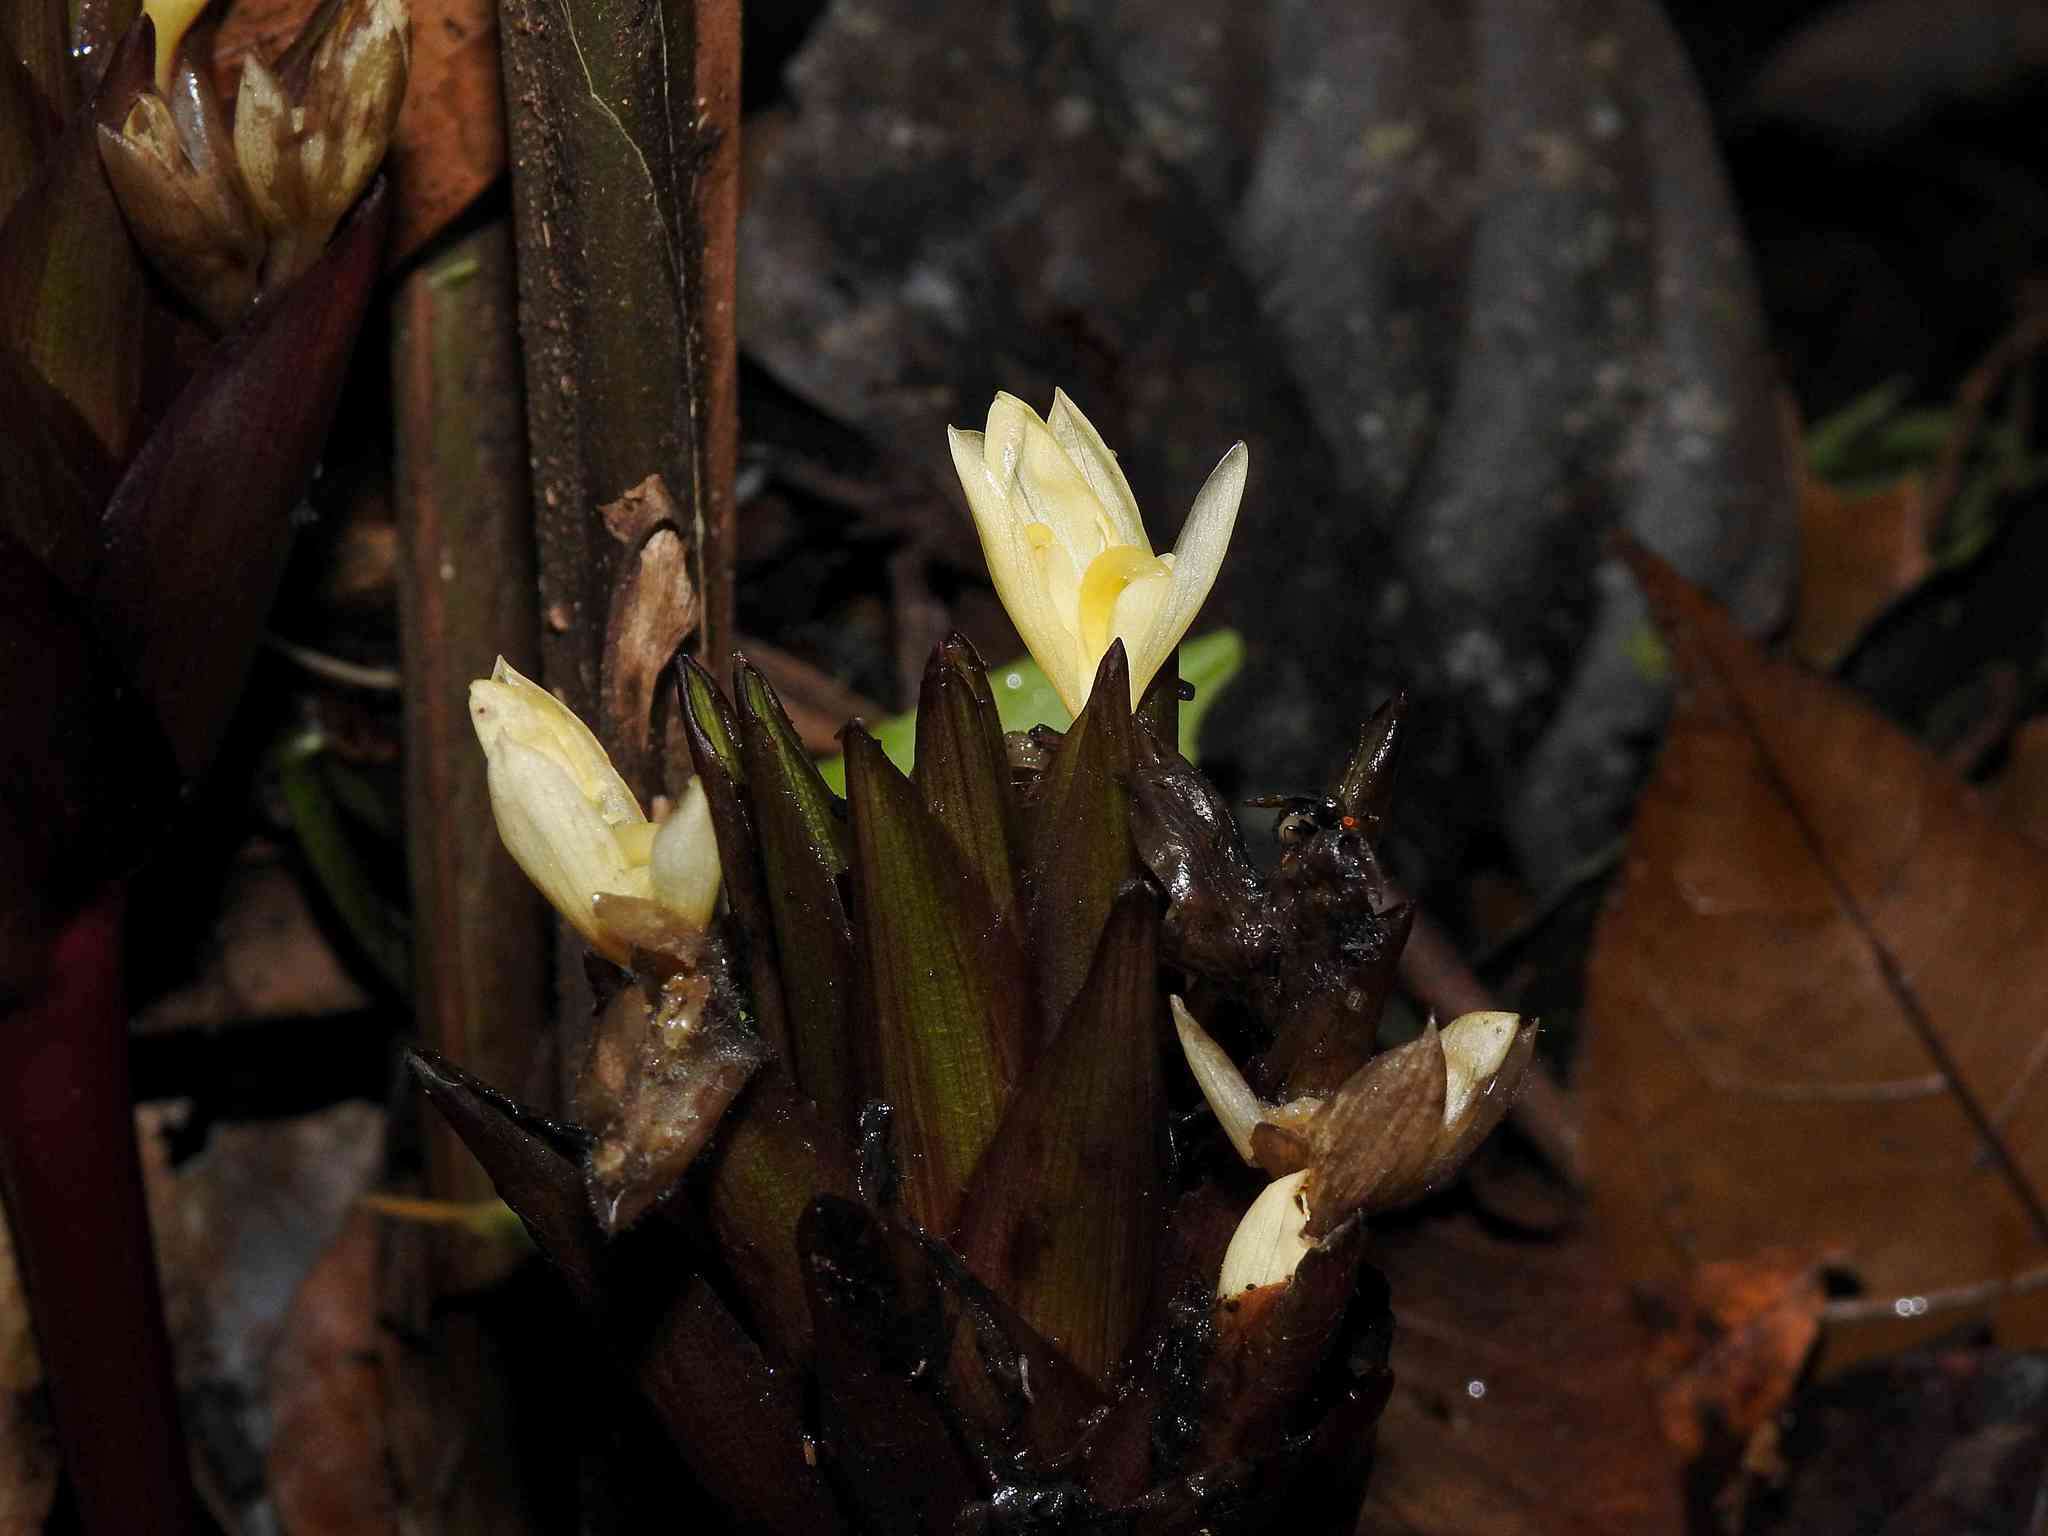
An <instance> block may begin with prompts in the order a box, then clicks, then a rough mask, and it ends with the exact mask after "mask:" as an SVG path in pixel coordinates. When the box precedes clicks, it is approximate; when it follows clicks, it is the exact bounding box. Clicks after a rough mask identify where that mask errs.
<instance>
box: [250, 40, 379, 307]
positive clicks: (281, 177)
mask: <svg viewBox="0 0 2048 1536" xmlns="http://www.w3.org/2000/svg"><path fill="white" fill-rule="evenodd" d="M313 24H314V25H316V26H319V27H321V28H322V29H323V30H321V31H320V32H319V33H318V34H317V35H316V36H302V37H301V38H300V40H299V41H298V42H297V43H295V44H294V45H293V47H292V50H291V52H290V53H289V54H287V55H286V57H285V58H284V59H281V60H279V61H278V67H277V69H276V70H275V71H272V70H271V69H269V68H267V67H265V65H264V64H263V62H262V60H260V59H258V58H257V57H256V56H255V55H254V54H251V55H249V56H248V57H247V58H246V59H244V60H243V62H242V83H241V89H240V91H239V93H238V94H237V96H236V98H235V126H234V133H235V155H236V158H237V159H238V160H239V161H240V163H241V167H242V178H243V181H244V182H245V184H246V185H247V187H248V191H249V201H250V203H251V205H252V206H253V207H254V209H255V211H256V216H257V218H258V219H260V220H261V221H262V223H263V225H264V227H265V228H266V229H267V230H268V231H269V234H270V252H269V257H268V260H267V263H266V266H265V272H264V281H265V284H266V286H268V287H278V286H281V285H282V284H284V283H286V282H288V281H289V280H290V279H291V278H293V277H295V276H297V275H298V274H299V273H300V272H303V271H304V270H305V269H306V268H307V267H309V266H310V265H312V263H313V260H314V258H315V257H317V256H318V255H319V254H320V250H321V247H322V246H324V245H325V244H326V243H327V237H328V236H329V235H330V234H331V233H333V230H334V227H335V225H336V224H338V223H340V221H341V216H342V215H343V214H344V213H346V212H348V210H349V207H350V205H351V204H353V203H354V202H355V200H356V199H357V198H358V197H359V196H361V194H362V191H363V188H364V187H366V186H368V185H369V182H370V178H371V176H373V175H374V174H375V173H376V170H377V167H378V165H379V164H380V163H381V162H382V161H383V159H384V151H385V149H386V148H387V147H388V146H389V144H390V142H391V135H392V132H393V130H394V129H395V128H396V127H397V124H398V111H399V108H400V107H401V106H402V105H403V104H404V101H405V86H406V80H407V77H408V75H409V74H410V72H411V69H412V13H411V10H410V8H409V7H408V6H407V4H406V0H339V3H338V4H337V5H336V6H335V7H334V8H332V9H331V10H328V11H324V12H322V13H319V14H318V15H316V17H315V19H314V23H313ZM308 48H309V49H310V51H309V52H308V53H307V54H306V57H305V58H304V59H303V60H296V59H295V58H294V55H298V54H299V53H301V51H302V50H306V49H308Z"/></svg>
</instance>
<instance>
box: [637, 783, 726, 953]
mask: <svg viewBox="0 0 2048 1536" xmlns="http://www.w3.org/2000/svg"><path fill="white" fill-rule="evenodd" d="M651 868H652V872H653V876H654V899H655V900H656V901H658V902H660V903H661V905H663V906H664V907H666V908H668V909H669V911H671V912H673V913H675V914H676V916H678V917H680V918H682V919H683V921H684V922H686V923H688V924H689V925H690V926H691V927H693V928H708V927H710V926H711V914H712V913H713V911H714V910H716V908H717V906H718V881H719V867H718V838H717V836H716V835H715V834H714V833H713V831H712V828H711V800H710V797H709V796H707V795H706V794H705V793H704V781H703V780H701V779H692V780H690V785H689V788H687V789H685V790H684V791H683V798H682V801H681V803H679V804H678V805H677V806H676V808H675V810H674V811H672V812H670V813H669V818H668V820H667V821H664V822H663V823H662V824H661V829H660V830H659V831H658V832H656V833H655V834H654V856H653V859H652V863H651Z"/></svg>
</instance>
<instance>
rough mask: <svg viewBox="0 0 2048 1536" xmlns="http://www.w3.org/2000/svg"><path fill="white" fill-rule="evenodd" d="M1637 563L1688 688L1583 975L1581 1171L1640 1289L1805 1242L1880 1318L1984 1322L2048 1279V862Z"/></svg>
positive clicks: (1836, 698)
mask: <svg viewBox="0 0 2048 1536" xmlns="http://www.w3.org/2000/svg"><path fill="white" fill-rule="evenodd" d="M1636 563H1637V567H1638V572H1639V575H1640V576H1641V578H1642V580H1643V581H1644V583H1645V585H1646V586H1647V587H1648V588H1649V590H1650V592H1651V595H1652V598H1653V601H1654V602H1655V604H1656V606H1657V607H1658V608H1659V610H1660V612H1661V616H1662V622H1663V624H1664V626H1665V629H1666V631H1667V633H1668V634H1669V635H1670V636H1671V638H1672V643H1673V649H1674V653H1675V655H1676V658H1677V663H1678V667H1679V670H1680V674H1681V676H1682V678H1683V679H1684V681H1685V684H1686V686H1685V688H1684V691H1683V693H1682V695H1681V699H1680V702H1679V705H1678V707H1677V711H1676V713H1675V715H1674V718H1673V720H1672V724H1671V729H1670V734H1669V736H1668V738H1667V740H1666V743H1665V747H1664V752H1663V756H1662V758H1661V760H1660V763H1659V765H1658V769H1657V773H1656V777H1655V778H1654V780H1653V781H1652V783H1651V784H1650V786H1649V788H1648V790H1647V791H1646V793H1645V794H1644V796H1643V799H1642V801H1641V804H1640V806H1639V808H1638V811H1637V817H1636V823H1635V827H1634V830H1633V832H1632V834H1631V838H1630V845H1629V859H1628V863H1627V866H1626V869H1625V872H1624V877H1623V881H1622V884H1621V887H1620V890H1619V893H1618V895H1617V897H1616V898H1615V900H1614V901H1613V902H1612V904H1611V905H1610V907H1609V909H1608V911H1607V913H1606V914H1605V916H1604V918H1603V920H1602V922H1601V925H1600V929H1599V932H1598V934H1597V936H1596V940H1595V945H1594V952H1593V956H1592V960H1591V965H1590V976H1589V990H1590V999H1589V1001H1590V1009H1591V1014H1592V1020H1591V1039H1590V1042H1589V1045H1588V1047H1587V1055H1586V1059H1585V1063H1584V1068H1583V1089H1584V1098H1585V1103H1586V1107H1587V1110H1588V1114H1587V1135H1588V1154H1589V1163H1590V1165H1591V1167H1592V1168H1594V1169H1595V1170H1597V1171H1598V1176H1597V1180H1596V1182H1597V1187H1598V1193H1599V1196H1600V1199H1601V1202H1602V1204H1603V1205H1604V1208H1605V1211H1606V1214H1607V1216H1608V1217H1609V1219H1610V1220H1609V1225H1610V1228H1611V1230H1612V1233H1613V1236H1614V1239H1615V1241H1616V1243H1617V1245H1618V1250H1617V1251H1618V1254H1619V1256H1620V1258H1621V1262H1622V1265H1623V1268H1624V1271H1625V1272H1626V1273H1627V1274H1629V1275H1630V1276H1631V1278H1633V1279H1635V1280H1637V1281H1639V1282H1642V1283H1646V1284H1652V1285H1660V1286H1664V1287H1668V1286H1670V1285H1672V1284H1673V1283H1674V1282H1681V1281H1682V1280H1683V1278H1684V1277H1685V1275H1686V1274H1687V1273H1688V1272H1689V1271H1690V1270H1691V1268H1692V1266H1693V1265H1694V1264H1695V1263H1698V1262H1703V1261H1707V1262H1711V1261H1716V1260H1735V1259H1741V1258H1744V1257H1745V1256H1750V1255H1754V1254H1756V1253H1758V1252H1761V1251H1763V1250H1766V1249H1769V1248H1773V1247H1779V1246H1784V1245H1788V1244H1798V1245H1812V1244H1814V1243H1819V1244H1822V1245H1824V1246H1839V1247H1840V1248H1841V1249H1842V1250H1843V1253H1844V1255H1845V1262H1846V1263H1847V1265H1848V1267H1849V1268H1851V1269H1852V1270H1853V1271H1854V1272H1855V1273H1857V1274H1858V1275H1860V1276H1861V1278H1862V1280H1863V1283H1864V1285H1865V1286H1866V1288H1867V1289H1868V1290H1869V1291H1870V1292H1871V1293H1872V1298H1871V1299H1872V1302H1873V1304H1874V1305H1873V1308H1872V1310H1873V1311H1876V1312H1879V1313H1882V1314H1885V1315H1887V1316H1888V1315H1889V1314H1890V1313H1891V1312H1892V1311H1893V1308H1892V1306H1891V1298H1894V1297H1903V1298H1923V1299H1922V1300H1921V1301H1918V1302H1909V1303H1907V1304H1906V1305H1904V1306H1902V1307H1900V1308H1898V1309H1897V1310H1898V1312H1899V1314H1900V1315H1901V1316H1911V1315H1914V1314H1916V1313H1923V1312H1927V1311H1929V1310H1930V1305H1931V1304H1930V1301H1929V1300H1927V1299H1926V1298H1937V1299H1938V1298H1941V1296H1942V1293H1944V1292H1947V1291H1950V1290H1951V1289H1952V1288H1957V1287H1961V1288H1965V1289H1964V1290H1963V1291H1961V1292H1959V1293H1957V1294H1958V1295H1959V1296H1960V1297H1962V1298H1973V1300H1974V1307H1973V1309H1974V1310H1980V1311H1981V1310H1982V1308H1983V1306H1984V1305H1985V1304H1986V1303H1987V1302H1988V1301H1995V1300H1996V1299H1997V1292H1998V1291H1999V1289H2000V1286H1999V1284H1998V1283H1999V1282H2001V1281H2003V1280H2005V1279H2006V1278H2007V1277H2010V1276H2014V1275H2018V1274H2021V1273H2023V1272H2025V1271H2027V1270H2028V1269H2030V1268H2032V1267H2035V1266H2039V1265H2041V1264H2042V1263H2043V1262H2044V1261H2048V1218H2044V1215H2043V1209H2042V1203H2041V1195H2040V1189H2041V1185H2042V1181H2043V1179H2044V1178H2048V1114H2044V1112H2043V1111H2044V1109H2048V1072H2044V1071H2043V1068H2044V1067H2048V1034H2044V1025H2043V1021H2042V1018H2041V1012H2040V999H2041V998H2042V997H2043V996H2044V995H2048V950H2043V948H2042V947H2041V945H2040V942H2039V936H2040V934H2041V933H2042V932H2043V931H2044V929H2048V856H2044V854H2043V852H2042V850H2041V849H2040V848H2038V847H2037V846H2035V845H2033V844H2031V843H2029V842H2027V841H2026V840H2025V839H2022V838H2017V837H2014V836H2012V835H2011V833H2010V831H2009V830H2008V829H2007V828H2006V827H2005V826H2004V825H2003V824H2002V823H2001V822H2000V820H1999V819H1998V818H1997V817H1996V816H1995V815H1994V814H1992V812H1991V810H1990V809H1989V808H1988V807H1987V806H1986V804H1985V803H1984V802H1983V800H1982V799H1981V798H1980V797H1979V796H1978V795H1977V794H1976V793H1975V792H1973V791H1972V790H1970V789H1969V788H1968V787H1967V786H1966V785H1964V784H1963V783H1962V782H1961V781H1960V780H1958V779H1957V778H1956V777H1955V776H1954V775H1953V774H1952V773H1950V772H1949V771H1948V770H1946V769H1945V768H1944V767H1943V766H1942V765H1941V764H1940V763H1939V762H1938V761H1937V760H1936V759H1934V758H1933V757H1932V756H1930V755H1929V754H1928V753H1927V752H1925V751H1924V750H1922V749H1921V748H1920V747H1919V746H1918V745H1917V744H1915V743H1914V742H1913V741H1912V740H1910V739H1909V738H1907V737H1906V736H1905V735H1903V734H1902V733H1900V732H1899V731H1898V730H1896V729H1895V728H1894V727H1892V726H1891V725H1890V724H1888V723H1887V722H1886V721H1885V720H1884V719H1882V718H1881V717H1880V716H1878V715H1877V714H1876V712H1875V711H1873V710H1872V709H1870V708H1869V707H1867V706H1866V705H1864V704H1863V703H1862V702H1860V701H1859V700H1858V699H1856V698H1855V697H1853V696H1851V695H1850V694H1848V693H1847V692H1846V691H1844V690H1842V689H1840V688H1838V687H1836V686H1835V685H1834V684H1832V683H1830V682H1828V681H1827V680H1825V679H1823V678H1820V677H1817V676H1815V675H1813V674H1811V673H1809V672H1806V671H1804V670H1803V669H1801V668H1800V667H1798V666H1796V665H1794V664H1792V663H1789V662H1784V661H1776V660H1772V659H1769V658H1767V657H1765V656H1764V655H1763V654H1762V653H1761V652H1759V651H1758V650H1757V649H1756V648H1755V647H1754V646H1753V645H1751V644H1750V642H1749V641H1747V640H1746V639H1744V638H1743V636H1742V635H1741V634H1740V632H1739V631H1738V630H1737V629H1736V628H1735V626H1734V625H1733V623H1732V622H1731V621H1730V620H1729V619H1728V618H1727V617H1726V616H1725V615H1724V614H1723V613H1721V612H1720V611H1719V610H1718V609H1716V608H1714V607H1713V606H1712V605H1711V604H1710V603H1708V602H1707V601H1706V600H1705V599H1704V598H1702V597H1700V596H1699V595H1698V594H1697V593H1695V592H1694V591H1693V590H1692V589H1691V588H1690V587H1688V586H1686V585H1685V584H1684V583H1683V582H1681V581H1679V580H1678V579H1677V578H1676V577H1675V576H1673V575H1672V574H1671V573H1670V572H1669V571H1668V569H1666V568H1665V567H1663V566H1661V565H1659V564H1657V563H1655V562H1654V561H1651V560H1649V559H1648V558H1647V557H1641V558H1638V560H1637V562H1636ZM1986 1284H1988V1285H1989V1288H1990V1291H1991V1293H1992V1294H1991V1295H1990V1296H1988V1297H1987V1296H1984V1295H1981V1294H1975V1295H1974V1296H1973V1293H1972V1292H1971V1291H1970V1290H1969V1289H1968V1288H1970V1287H1979V1286H1982V1285H1986ZM1931 1310H1933V1311H1934V1312H1935V1313H1936V1314H1937V1315H1939V1314H1940V1313H1942V1312H1943V1311H1944V1310H1945V1308H1944V1307H1943V1306H1932V1307H1931ZM1958 1310H1960V1307H1959V1308H1958ZM1954 1321H1955V1317H1954V1316H1945V1317H1939V1320H1938V1322H1930V1324H1929V1326H1952V1325H1953V1323H1954ZM2029 1331H2031V1333H2032V1334H2033V1335H2034V1336H2037V1337H2038V1336H2041V1331H2040V1327H2039V1324H2038V1323H2036V1324H2034V1325H2033V1326H2032V1327H2031V1329H2030V1330H2029ZM1831 1347H1832V1346H1831Z"/></svg>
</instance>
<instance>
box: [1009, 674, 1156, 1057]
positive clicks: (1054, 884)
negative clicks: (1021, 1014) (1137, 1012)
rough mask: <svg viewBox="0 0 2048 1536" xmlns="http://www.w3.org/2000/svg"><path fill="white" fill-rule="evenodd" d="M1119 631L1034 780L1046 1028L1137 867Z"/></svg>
mask: <svg viewBox="0 0 2048 1536" xmlns="http://www.w3.org/2000/svg"><path fill="white" fill-rule="evenodd" d="M1130 697H1131V683H1130V672H1129V669H1128V667H1127V666H1126V664H1125V660H1124V647H1123V642H1122V641H1121V640H1118V641H1115V642H1113V643H1112V644H1111V645H1110V648H1109V650H1108V652H1107V653H1106V654H1105V655H1104V656H1103V658H1102V665H1101V666H1100V667H1099V668H1097V669H1096V673H1095V684H1094V691H1093V692H1092V693H1090V694H1089V696H1088V703H1087V705H1086V706H1085V707H1084V708H1083V709H1082V711H1081V714H1080V718H1079V719H1077V720H1075V722H1074V724H1073V727H1072V729H1070V730H1069V731H1068V732H1067V734H1066V737H1065V739H1064V740H1062V741H1061V742H1060V745H1059V750H1058V751H1057V752H1055V753H1054V754H1053V759H1052V762H1051V763H1050V764H1049V765H1048V766H1047V767H1046V770H1045V775H1044V778H1043V779H1042V781H1041V782H1040V784H1039V787H1038V796H1037V809H1036V812H1035V814H1034V816H1033V818H1032V830H1031V867H1030V880H1029V885H1030V890H1031V949H1032V960H1033V962H1034V964H1035V966H1036V969H1037V974H1038V1015H1039V1020H1040V1023H1041V1025H1042V1027H1043V1029H1044V1031H1045V1033H1046V1035H1047V1036H1050V1035H1051V1033H1052V1031H1053V1030H1055V1029H1057V1028H1058V1027H1059V1026H1060V1024H1061V1021H1063V1020H1064V1019H1065V1018H1066V1017H1067V1011H1068V1009H1070V1008H1071V1007H1072V1006H1073V1003H1074V999H1075V997H1076V996H1077V995H1078V994H1079V993H1080V990H1081V983H1082V981H1083V979H1084V978H1085V977H1086V976H1087V974H1088V969H1089V967H1090V966H1091V965H1093V964H1094V963H1095V952H1096V945H1097V942H1098V941H1099V940H1100V939H1101V937H1102V931H1103V925H1104V924H1105V923H1107V922H1108V921H1109V909H1110V906H1111V904H1112V903H1113V902H1114V901H1115V900H1116V896H1117V892H1118V891H1119V890H1121V889H1122V888H1123V886H1124V884H1125V883H1126V882H1127V881H1129V880H1130V879H1132V878H1133V877H1134V876H1136V875H1137V874H1138V872H1139V871H1138V861H1137V855H1136V853H1135V852H1134V850H1133V848H1132V845H1131V809H1130V805H1131V791H1130V783H1131V775H1132V772H1133V771H1134V769H1135V768H1136V767H1137V737H1138V731H1137V727H1136V725H1135V724H1134V723H1133V721H1132V718H1131V709H1130V702H1129V701H1130Z"/></svg>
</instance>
